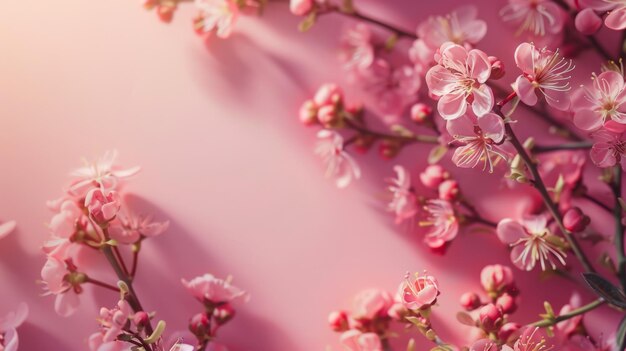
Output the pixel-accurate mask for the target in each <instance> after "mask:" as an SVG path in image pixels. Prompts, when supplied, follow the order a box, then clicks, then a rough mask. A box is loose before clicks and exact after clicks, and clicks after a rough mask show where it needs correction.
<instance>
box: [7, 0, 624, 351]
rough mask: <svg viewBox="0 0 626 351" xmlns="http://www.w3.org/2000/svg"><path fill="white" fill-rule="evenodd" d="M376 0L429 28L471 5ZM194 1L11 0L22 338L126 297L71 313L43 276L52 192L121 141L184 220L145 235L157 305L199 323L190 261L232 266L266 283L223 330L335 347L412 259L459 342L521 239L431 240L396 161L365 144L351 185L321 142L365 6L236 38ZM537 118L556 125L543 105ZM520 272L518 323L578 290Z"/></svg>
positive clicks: (144, 292)
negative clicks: (428, 243) (411, 207)
mask: <svg viewBox="0 0 626 351" xmlns="http://www.w3.org/2000/svg"><path fill="white" fill-rule="evenodd" d="M357 3H358V4H359V5H361V4H362V6H361V7H362V8H363V11H365V12H368V13H371V14H375V16H376V17H379V18H383V19H387V20H391V21H394V22H397V23H398V25H401V26H403V27H405V28H407V29H411V28H414V27H415V26H416V24H417V23H418V22H419V21H420V20H423V19H424V18H426V17H427V15H429V14H439V13H445V12H448V11H449V10H451V9H453V8H454V7H455V3H457V2H453V1H438V2H436V3H433V2H426V1H400V0H394V1H373V0H370V1H365V0H359V1H357ZM478 3H479V4H478V5H479V8H480V12H479V14H480V16H481V17H482V18H484V19H486V20H488V22H489V24H490V31H489V33H488V34H487V37H486V39H485V40H483V42H482V43H481V44H480V47H481V48H482V49H484V50H485V51H487V52H489V53H490V54H493V55H497V56H500V57H501V58H503V59H504V60H505V62H506V63H507V64H508V67H513V62H512V60H511V57H510V56H512V52H513V47H514V43H511V42H510V40H509V39H508V38H509V37H510V32H511V31H510V29H508V28H506V27H504V26H503V25H502V24H501V23H500V21H499V19H498V17H497V11H498V10H499V9H500V8H501V7H502V6H503V4H504V1H499V0H498V1H478ZM192 12H193V11H192V9H191V6H188V7H186V8H185V7H184V6H183V9H182V10H180V11H178V12H177V14H176V18H175V20H174V23H173V24H172V25H163V24H161V23H159V22H158V21H157V19H156V16H155V15H154V14H153V13H144V11H143V10H142V8H141V6H140V5H139V4H138V3H135V2H128V1H122V0H110V1H84V0H83V1H78V0H66V1H63V2H42V1H33V0H22V1H14V2H11V3H7V4H5V5H3V7H2V11H0V52H2V55H1V56H0V64H1V66H0V73H1V76H2V78H1V83H0V116H1V117H0V131H1V133H2V137H1V138H0V164H1V165H2V175H1V178H0V179H1V181H0V199H2V201H0V220H7V219H16V220H17V221H18V223H19V227H18V230H17V231H16V232H15V233H14V234H13V235H11V236H9V237H7V238H6V239H4V240H3V241H1V242H0V257H2V260H1V261H0V281H2V288H1V290H0V313H4V312H6V311H9V310H11V309H12V308H13V307H14V306H15V305H17V303H18V302H20V301H26V302H28V304H29V305H30V309H31V315H30V318H29V320H28V322H27V323H26V325H24V326H23V327H22V328H21V330H20V334H21V341H22V349H23V350H36V349H37V350H43V349H46V350H83V349H85V348H86V344H85V340H86V338H87V336H88V335H89V334H90V333H91V332H92V331H93V330H95V328H96V322H95V317H96V311H97V307H98V306H100V305H111V304H112V303H113V302H114V299H115V296H112V295H111V294H108V293H106V292H98V293H95V294H94V293H93V292H92V291H91V290H88V291H87V292H86V293H85V294H84V295H85V296H84V297H83V299H82V307H81V310H80V311H79V312H78V313H76V314H75V315H74V316H72V317H70V318H67V319H62V318H61V317H58V316H57V315H56V314H55V313H54V310H53V299H52V298H49V297H40V293H41V289H40V287H39V286H37V285H36V281H37V279H38V278H39V271H40V269H41V266H42V265H43V262H44V257H43V255H42V254H41V253H40V245H41V243H42V241H43V240H44V239H45V238H46V235H47V234H46V228H45V225H44V224H45V223H46V221H47V220H48V219H49V217H50V214H49V213H48V212H47V209H46V207H45V201H46V200H49V199H54V198H56V197H57V196H58V195H59V194H60V190H61V187H62V186H63V185H65V184H66V182H67V180H68V178H67V174H68V172H69V171H70V170H71V169H73V168H74V167H76V166H79V165H80V164H81V157H83V156H85V157H88V158H94V157H97V156H98V155H100V154H102V153H103V152H104V151H105V150H108V149H117V150H119V151H120V155H121V157H120V162H121V164H123V165H127V166H134V165H141V166H142V167H143V171H142V173H141V174H140V175H139V176H138V177H136V178H134V179H133V180H132V181H131V182H130V184H129V186H128V188H127V189H128V190H130V191H131V192H133V193H134V194H135V195H134V196H133V198H132V199H131V200H132V202H133V203H135V204H136V205H137V208H138V209H139V212H145V213H154V214H155V217H156V218H157V219H159V220H165V219H169V220H170V221H171V224H172V225H171V227H170V229H169V230H168V232H167V233H166V234H165V235H163V236H161V237H159V238H157V239H155V240H151V241H149V242H147V243H146V245H144V249H145V251H144V253H143V255H144V256H143V257H142V258H141V262H140V266H139V270H140V272H139V278H138V280H137V290H138V293H139V294H140V295H141V297H142V300H143V301H144V305H145V306H146V307H147V308H148V309H154V310H157V311H158V317H159V318H163V319H166V320H167V321H168V325H169V326H170V328H171V329H170V330H171V331H173V330H176V329H185V328H186V324H187V319H188V318H189V316H191V315H192V314H193V313H195V312H196V311H198V310H199V308H200V307H201V306H200V305H198V304H197V303H196V302H195V301H194V300H193V299H192V298H191V297H190V296H188V294H187V293H186V292H185V291H184V288H183V287H182V285H181V284H180V278H182V277H185V278H191V277H193V276H195V275H199V274H202V273H205V272H210V273H213V274H216V275H218V276H226V275H228V274H232V275H233V276H234V278H235V280H234V282H235V284H236V285H238V286H240V287H242V288H244V289H247V290H248V291H249V292H250V293H251V295H252V299H251V301H250V302H249V303H248V304H247V305H246V306H244V307H241V308H239V310H238V312H239V314H238V315H237V318H236V319H235V320H234V321H233V322H232V323H231V324H229V326H228V327H226V328H225V329H224V330H223V331H222V334H221V336H220V339H221V340H222V342H224V343H225V344H227V345H228V346H229V347H230V348H231V350H235V351H237V350H254V351H264V350H323V349H324V347H325V346H327V345H331V346H333V347H335V346H336V345H337V336H336V335H334V334H333V333H332V332H331V331H330V330H329V329H328V328H327V326H326V317H327V314H328V312H330V311H331V310H333V309H338V308H347V307H349V306H350V298H351V297H352V296H353V295H354V294H355V293H356V292H358V291H360V290H361V289H364V288H368V287H379V288H383V289H386V290H389V291H395V289H396V287H397V284H398V283H399V281H400V279H401V278H402V276H403V274H404V273H405V272H406V271H407V270H410V271H421V270H423V269H428V270H429V272H431V273H432V274H433V275H436V276H437V277H439V281H440V284H441V290H442V296H441V298H440V299H439V302H440V305H441V306H440V307H438V308H437V309H436V310H435V312H434V318H435V323H436V324H435V327H436V328H437V329H438V330H439V331H440V332H441V333H442V334H443V336H444V338H446V339H450V340H460V341H462V340H466V339H465V337H464V336H465V335H467V331H468V329H467V327H463V326H461V325H460V324H458V323H457V322H456V321H455V317H454V316H455V314H456V312H457V311H458V310H459V306H458V302H457V301H458V298H459V296H460V295H461V294H462V293H463V292H464V291H466V290H472V289H473V290H478V283H479V281H478V276H479V273H480V269H481V268H482V267H483V266H484V265H486V264H493V263H508V262H509V258H508V254H507V252H506V250H505V248H504V247H503V246H502V245H501V244H499V243H498V242H497V241H496V238H495V237H494V236H493V235H492V234H486V233H465V234H463V235H462V236H461V238H460V239H458V240H457V241H456V242H455V243H454V244H453V245H452V247H451V249H450V250H449V252H448V255H447V256H446V257H440V256H436V255H433V254H431V253H430V252H428V251H427V250H426V249H425V247H424V246H423V245H422V243H421V237H419V236H418V235H416V234H414V233H407V232H406V230H403V229H402V228H398V227H396V226H394V225H393V223H392V219H391V218H390V216H389V215H387V214H385V213H384V202H383V197H382V195H383V193H384V191H383V189H384V188H383V179H384V178H385V177H387V176H390V175H391V174H392V171H391V166H392V165H393V164H394V163H393V162H383V161H379V160H378V159H377V156H375V155H368V156H365V157H359V158H358V159H357V160H358V162H359V163H360V164H361V165H362V167H363V168H364V171H365V172H364V173H365V175H364V179H362V180H361V181H360V182H358V183H357V184H355V185H353V186H351V187H350V188H349V189H347V190H343V191H340V190H337V189H336V188H335V187H334V186H333V184H332V182H329V181H326V180H325V179H324V178H323V170H322V168H321V165H320V163H319V162H318V161H319V160H318V159H317V158H316V157H315V156H314V155H313V153H312V145H313V143H314V140H315V136H314V134H315V133H314V132H313V130H307V129H305V128H302V127H301V125H300V124H299V122H298V121H297V118H296V113H297V109H298V107H299V105H300V103H301V102H302V101H303V100H304V99H306V98H307V97H308V96H309V95H310V94H312V92H313V91H314V90H315V89H316V88H317V87H318V86H319V85H320V84H322V83H324V82H326V81H339V82H343V79H342V78H341V77H342V74H341V72H340V67H339V66H340V65H339V63H338V61H337V58H336V56H337V55H336V47H337V44H338V43H337V37H338V35H337V33H338V32H339V30H340V29H341V28H342V26H343V25H345V24H346V23H347V21H348V20H347V19H344V18H340V17H336V16H332V18H331V16H329V17H328V18H322V19H321V20H320V22H319V24H318V25H317V26H316V27H315V28H314V29H313V30H312V31H311V32H309V33H306V34H301V33H299V32H298V31H297V22H298V19H297V18H295V17H292V16H291V15H290V14H289V13H288V11H287V7H286V4H271V5H270V7H269V8H268V10H267V12H266V14H265V15H264V16H263V17H262V18H245V19H244V20H243V21H242V22H240V25H238V27H237V32H236V33H235V35H233V37H231V38H229V39H228V40H226V41H221V40H213V41H210V42H209V43H208V44H207V45H206V46H205V44H204V43H203V42H202V41H201V40H200V39H199V38H197V37H196V36H195V35H194V33H193V31H192V26H191V16H192V14H193V13H192ZM498 33H501V34H502V35H501V36H499V35H498ZM589 59H590V60H593V59H594V58H593V57H592V56H591V55H590V57H589ZM593 67H596V66H592V65H590V66H589V67H579V69H580V70H582V72H587V71H588V72H591V71H592V69H593ZM351 96H352V97H358V94H354V93H353V94H352V95H351ZM527 125H528V128H534V130H535V131H536V130H540V129H545V126H544V125H543V124H542V122H539V121H537V120H536V119H534V118H533V117H528V123H527ZM553 142H558V141H556V140H553ZM418 150H419V151H418ZM407 151H409V152H407ZM426 152H427V150H426V149H425V148H424V147H412V148H411V149H410V150H406V151H405V152H404V154H403V155H402V156H401V157H400V158H399V159H398V160H396V162H398V163H402V164H404V165H405V166H407V168H409V169H410V170H411V171H412V172H413V173H414V174H415V173H416V172H418V171H419V170H421V169H422V168H423V167H424V157H422V156H423V155H425V153H426ZM417 154H419V155H421V156H420V157H417V156H416V155H417ZM446 162H447V161H446ZM446 165H450V164H449V162H447V163H446ZM452 170H453V172H454V173H455V174H456V176H457V177H458V178H459V179H461V181H462V186H463V189H465V191H466V192H467V193H468V194H469V196H470V197H471V198H474V199H476V198H478V199H479V200H478V205H479V208H481V209H483V210H485V211H488V213H489V217H490V218H491V219H493V220H498V219H499V218H501V217H503V216H510V215H511V214H512V213H515V214H517V215H519V213H521V211H522V210H523V206H524V204H525V203H529V202H531V200H530V199H531V198H532V197H531V196H529V195H528V194H529V193H530V192H519V191H518V192H508V193H505V192H501V193H496V192H488V193H487V192H485V189H487V188H488V187H487V186H486V185H487V184H488V185H491V183H493V182H495V181H496V180H497V179H498V178H497V177H499V176H500V175H485V174H482V173H479V172H478V171H471V170H470V171H460V170H458V169H454V168H452ZM599 191H602V190H599ZM603 195H604V194H603ZM607 195H608V194H607ZM524 199H526V200H524ZM518 205H519V206H518ZM587 208H588V209H589V212H590V213H592V214H594V213H595V214H596V215H597V216H598V217H596V218H598V222H601V221H602V220H603V219H604V217H600V216H605V215H604V214H602V213H599V212H597V211H596V212H594V210H595V208H593V207H590V206H587ZM607 220H608V217H607ZM516 276H517V277H518V279H519V281H520V287H521V290H522V299H523V303H524V305H525V306H526V308H527V310H523V311H519V312H518V313H517V314H516V315H515V320H516V321H519V322H530V321H533V320H535V319H536V316H537V315H538V313H540V312H542V304H543V300H544V299H550V301H553V303H554V305H555V306H559V307H560V306H561V305H562V303H564V302H565V301H567V300H568V299H569V295H567V294H568V292H569V291H571V290H572V288H574V286H573V285H571V284H570V283H563V282H562V281H560V280H553V281H547V282H542V283H540V284H538V283H537V282H538V279H537V274H535V273H524V272H520V271H516ZM576 290H577V291H580V292H582V293H583V294H584V297H585V299H589V298H591V295H589V294H587V292H586V291H585V290H584V289H580V288H576ZM616 317H617V316H615V315H613V314H612V313H611V312H608V310H607V309H600V310H598V311H596V312H594V313H592V314H590V315H589V318H588V320H587V323H588V327H589V328H590V329H591V330H592V331H594V332H596V333H597V332H598V331H600V330H601V329H602V326H603V323H604V322H607V323H608V322H610V323H611V324H610V325H616V323H615V318H616ZM599 322H603V323H599ZM424 345H425V344H424ZM423 347H425V346H423Z"/></svg>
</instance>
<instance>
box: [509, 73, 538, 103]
mask: <svg viewBox="0 0 626 351" xmlns="http://www.w3.org/2000/svg"><path fill="white" fill-rule="evenodd" d="M513 90H515V93H516V94H517V96H518V97H519V98H520V100H522V102H523V103H525V104H526V105H528V106H535V104H537V94H535V87H534V86H533V85H532V84H531V83H530V81H528V79H527V78H526V77H524V76H519V77H517V79H516V80H515V83H513Z"/></svg>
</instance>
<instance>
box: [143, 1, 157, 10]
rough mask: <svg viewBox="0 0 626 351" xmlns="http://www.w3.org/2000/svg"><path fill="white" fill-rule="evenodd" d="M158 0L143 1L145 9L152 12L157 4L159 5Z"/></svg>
mask: <svg viewBox="0 0 626 351" xmlns="http://www.w3.org/2000/svg"><path fill="white" fill-rule="evenodd" d="M158 3H159V2H158V0H144V1H143V7H144V8H145V9H146V10H151V9H152V8H154V7H155V6H156V5H157V4H158Z"/></svg>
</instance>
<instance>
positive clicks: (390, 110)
mask: <svg viewBox="0 0 626 351" xmlns="http://www.w3.org/2000/svg"><path fill="white" fill-rule="evenodd" d="M361 78H363V84H364V86H365V89H366V90H367V91H368V92H369V93H371V94H373V95H374V97H375V103H376V106H377V107H378V109H379V110H380V111H381V113H383V114H385V115H391V116H398V115H400V114H402V112H403V111H404V110H405V109H406V107H407V106H409V105H410V104H412V103H413V102H414V101H415V99H416V97H417V92H418V90H419V88H420V86H421V84H422V82H421V79H420V76H419V75H418V74H417V73H416V72H415V69H414V68H413V67H412V66H408V65H402V66H398V67H393V66H392V65H391V64H390V63H389V62H388V61H387V60H384V59H377V60H375V61H374V63H373V64H372V65H371V67H370V68H369V69H368V70H367V71H364V72H363V73H362V76H361Z"/></svg>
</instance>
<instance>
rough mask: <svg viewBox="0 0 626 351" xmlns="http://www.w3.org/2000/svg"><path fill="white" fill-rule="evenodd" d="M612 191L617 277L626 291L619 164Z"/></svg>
mask: <svg viewBox="0 0 626 351" xmlns="http://www.w3.org/2000/svg"><path fill="white" fill-rule="evenodd" d="M611 190H612V191H613V197H614V198H615V202H614V204H613V206H614V207H613V217H615V237H614V238H613V240H614V242H615V250H616V252H617V276H618V278H619V281H620V283H621V284H622V289H625V290H626V255H625V254H624V224H623V223H622V204H621V203H620V198H621V197H622V167H621V166H620V165H619V164H618V165H616V166H615V167H613V179H612V181H611Z"/></svg>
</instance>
